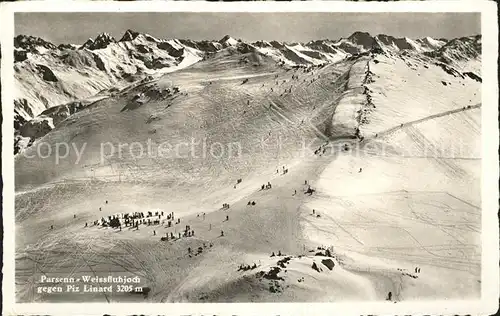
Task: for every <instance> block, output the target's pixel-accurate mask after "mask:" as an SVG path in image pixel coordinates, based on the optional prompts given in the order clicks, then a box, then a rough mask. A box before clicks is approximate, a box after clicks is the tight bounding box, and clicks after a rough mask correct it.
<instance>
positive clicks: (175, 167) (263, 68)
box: [15, 37, 481, 302]
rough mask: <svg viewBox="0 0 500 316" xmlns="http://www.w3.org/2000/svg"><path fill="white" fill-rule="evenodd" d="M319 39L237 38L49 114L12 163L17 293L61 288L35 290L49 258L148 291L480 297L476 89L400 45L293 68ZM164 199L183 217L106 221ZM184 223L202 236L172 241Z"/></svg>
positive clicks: (241, 297) (182, 296) (325, 298)
mask: <svg viewBox="0 0 500 316" xmlns="http://www.w3.org/2000/svg"><path fill="white" fill-rule="evenodd" d="M363 38H365V37H363ZM365 39H366V38H365ZM219 44H220V43H219ZM268 44H269V45H268ZM320 44H321V43H314V45H320ZM110 45H113V44H110ZM191 45H193V46H194V44H191ZM204 45H205V44H204ZM220 45H222V44H220ZM310 45H311V44H291V43H290V44H280V43H271V42H270V43H265V42H261V43H259V44H258V45H257V44H256V45H253V44H245V43H239V44H236V45H230V46H228V47H226V48H224V49H221V50H217V51H215V52H214V53H212V54H210V55H209V56H207V57H205V58H204V60H200V61H199V62H197V63H195V64H193V65H192V66H190V67H187V68H184V69H181V70H179V71H175V72H172V73H170V74H168V75H163V76H161V77H153V78H151V79H150V80H145V81H142V82H139V83H136V84H133V85H131V86H128V87H126V88H124V89H121V90H118V89H117V90H116V91H113V92H111V93H109V94H103V95H104V96H105V97H103V98H102V99H98V100H89V101H88V102H89V104H83V105H82V107H81V108H80V105H78V104H72V103H70V104H68V105H65V106H62V107H57V108H54V109H49V110H47V112H45V113H44V114H43V115H45V116H46V117H50V118H52V121H50V120H48V119H47V120H46V121H45V122H43V120H42V121H39V126H40V129H41V130H42V129H43V128H44V127H46V126H49V127H51V123H52V125H53V129H51V130H50V131H49V132H48V133H46V134H45V135H44V136H43V137H41V138H39V139H37V140H35V141H34V143H33V144H32V146H31V147H29V148H27V149H26V151H25V152H24V154H25V155H17V156H16V158H15V163H16V165H15V177H16V178H15V184H16V190H17V194H16V225H17V226H16V234H17V236H16V252H17V254H18V256H17V260H16V268H17V269H19V270H20V271H22V272H23V273H18V275H17V279H16V281H17V282H18V284H20V285H19V286H18V288H17V291H16V297H17V298H18V300H19V301H31V300H43V299H50V298H47V297H42V295H41V294H35V296H33V291H32V287H31V286H32V283H30V282H28V280H29V278H30V277H31V276H30V273H31V271H33V269H34V265H35V263H36V265H37V268H38V269H40V270H43V271H44V272H46V273H49V272H55V271H61V266H60V265H61V262H64V265H65V266H68V265H71V266H72V267H73V266H74V267H76V268H75V270H72V271H71V272H72V273H74V274H84V273H88V268H87V266H88V261H86V260H88V258H89V256H92V258H94V259H93V260H95V261H94V262H96V263H97V264H99V265H102V266H103V267H105V268H103V269H101V270H99V271H109V270H111V269H112V270H113V271H116V272H122V271H137V273H140V275H141V277H142V279H143V280H145V281H144V282H145V284H143V285H144V286H147V287H149V288H150V289H151V292H150V293H149V295H148V297H147V300H148V301H152V302H248V301H258V302H286V301H297V300H298V299H300V300H302V301H319V302H332V301H345V300H358V301H359V300H376V301H383V300H385V299H386V298H387V295H388V293H389V292H391V293H392V295H393V296H392V300H393V301H407V300H408V301H410V300H429V299H458V298H460V299H463V298H478V297H480V295H481V292H480V281H481V279H480V278H481V265H480V258H481V247H480V233H479V232H480V225H481V210H480V207H479V205H480V194H479V188H480V185H479V179H480V168H481V161H480V159H479V158H480V152H478V149H479V148H480V141H479V138H480V112H481V110H480V108H479V107H480V104H478V103H480V99H479V95H480V82H479V81H476V80H474V79H473V78H470V77H469V76H465V75H463V73H462V72H460V71H459V70H457V69H455V68H453V67H452V66H448V65H447V64H445V63H444V62H443V61H440V60H436V59H435V58H433V57H431V56H426V55H424V54H422V53H419V52H417V51H414V50H409V49H406V50H404V51H403V52H401V51H397V50H396V49H395V48H394V47H393V46H392V44H391V47H389V45H388V44H387V46H386V47H383V48H384V49H375V51H373V50H372V51H371V52H364V51H360V54H357V55H347V57H346V58H343V59H341V60H340V61H338V62H336V63H325V64H317V65H311V64H310V63H308V64H307V66H302V67H295V66H296V65H295V62H294V63H292V62H291V61H288V62H285V63H280V62H279V58H283V57H279V54H284V53H283V52H287V53H286V54H289V56H292V57H293V58H299V57H300V58H302V59H304V60H306V57H304V56H307V57H309V58H310V56H309V55H306V54H303V55H304V56H302V55H299V54H298V53H300V52H304V51H306V50H307V47H309V46H310ZM326 45H332V44H331V43H326V44H325V46H326ZM352 45H353V46H354V45H359V46H363V45H366V43H365V42H364V40H362V39H361V38H359V39H357V40H356V43H355V44H354V43H353V44H352ZM384 45H386V44H384ZM215 46H217V45H215ZM252 47H253V48H252ZM264 47H265V48H267V49H271V47H274V49H273V50H272V52H274V53H275V55H271V54H270V53H269V54H267V55H266V54H264V53H262V52H261V51H260V49H261V48H264ZM276 47H277V48H276ZM330 48H331V47H330ZM333 48H334V49H332V51H330V53H332V54H333V53H334V52H335V51H336V49H337V47H333ZM389 48H390V49H389ZM311 49H312V48H311ZM325 53H326V48H325ZM288 60H289V59H288ZM442 65H446V67H444V68H443V66H442ZM78 109H79V110H78ZM68 113H69V116H67V115H68ZM56 115H57V117H60V119H61V121H59V123H57V122H56V121H55V120H54V119H53V117H56ZM148 142H149V143H150V144H151V146H149V147H148ZM42 143H44V144H48V146H47V145H44V146H40V147H38V145H39V144H42ZM64 143H67V144H71V147H70V148H69V149H68V150H67V151H65V149H64V148H63V147H59V148H57V144H64ZM121 144H125V146H120V145H121ZM132 144H135V145H134V146H132ZM137 144H142V149H141V147H140V146H138V145H137ZM159 144H164V146H163V147H159ZM169 144H170V145H171V146H168V145H169ZM191 144H193V145H191ZM456 145H460V146H457V147H453V146H456ZM49 148H50V150H51V152H49ZM344 148H346V149H344ZM452 148H455V149H460V148H462V149H460V150H463V151H455V152H454V151H450V150H451V149H452ZM37 149H40V155H37V154H36V151H37ZM56 149H58V150H59V151H60V156H59V157H60V159H59V160H57V158H56ZM160 149H162V152H161V154H160V151H159V150H160ZM238 153H239V154H238ZM450 153H451V154H450ZM32 155H34V157H32ZM62 156H64V158H62ZM28 157H32V158H28ZM42 157H45V158H42ZM284 170H286V172H285V171H284ZM238 179H242V181H241V182H238V181H237V180H238ZM306 181H307V184H306ZM268 182H270V183H272V188H271V189H262V184H266V183H268ZM309 185H310V186H311V188H313V189H314V190H315V191H314V192H310V193H307V192H308V186H309ZM306 193H307V194H306ZM104 201H109V203H106V204H105V202H104ZM249 201H254V202H256V205H252V204H250V205H249V204H248V202H249ZM223 203H229V204H230V208H229V209H227V208H226V209H224V208H222V209H221V205H222V204H223ZM100 208H102V210H100ZM155 210H161V211H164V212H166V213H169V212H175V216H176V218H181V220H182V224H181V225H174V227H167V225H166V224H162V225H150V226H147V225H141V226H140V229H139V230H135V229H129V227H125V228H124V229H123V230H122V231H119V230H117V229H112V228H109V227H101V226H93V225H91V223H92V222H93V221H95V220H98V219H100V218H101V217H106V216H112V215H114V214H117V213H123V212H136V211H137V212H142V211H144V212H147V211H155ZM75 214H76V215H77V216H76V217H75V216H74V215H75ZM85 223H89V227H85ZM50 225H54V229H53V230H50V231H48V227H50ZM184 225H190V227H191V228H192V229H193V230H194V231H196V235H195V237H177V234H178V232H179V231H180V230H181V229H182V228H183V227H184ZM221 232H223V233H224V234H223V236H222V234H221ZM165 233H175V234H176V237H175V240H174V241H172V240H169V241H165V240H163V241H162V240H161V239H160V238H161V237H163V236H165ZM82 247H85V249H86V251H85V252H81V251H72V250H73V249H81V248H82ZM318 247H319V248H325V247H326V248H328V249H329V252H330V254H327V253H326V251H325V250H324V249H318ZM199 248H201V251H198V252H196V249H199ZM189 249H191V250H194V251H192V253H191V254H190V252H189ZM273 252H274V253H275V254H276V256H271V255H272V253H273ZM41 253H43V254H44V255H45V257H44V259H45V260H44V261H43V262H40V261H36V260H34V259H33V258H36V257H37V256H39V255H40V254H41ZM110 253H112V254H113V256H111V255H110ZM280 253H281V254H280ZM69 254H71V255H69ZM288 256H290V259H287V257H288ZM62 258H65V260H62ZM253 263H255V265H256V267H255V268H254V269H249V270H246V269H241V268H240V269H239V266H241V264H248V265H253ZM213 267H217V269H214V268H213ZM416 267H419V268H421V272H419V273H417V272H415V271H416V270H415V268H416ZM97 273H101V272H97ZM82 295H85V294H82ZM76 299H78V300H81V299H82V296H78V297H77V298H76ZM94 299H95V300H99V299H102V300H105V298H104V297H102V298H101V297H97V298H96V297H94ZM134 299H136V298H135V297H133V296H130V295H128V296H120V294H117V295H116V296H113V300H115V301H127V300H134ZM140 299H141V300H143V297H142V296H141V297H140Z"/></svg>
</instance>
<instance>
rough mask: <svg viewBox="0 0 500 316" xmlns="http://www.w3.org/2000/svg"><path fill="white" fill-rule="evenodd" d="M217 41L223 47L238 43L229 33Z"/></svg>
mask: <svg viewBox="0 0 500 316" xmlns="http://www.w3.org/2000/svg"><path fill="white" fill-rule="evenodd" d="M219 43H220V44H222V45H223V46H224V47H227V46H234V45H236V44H238V41H237V40H236V39H234V38H233V37H231V36H229V35H225V36H224V37H223V38H221V39H220V40H219Z"/></svg>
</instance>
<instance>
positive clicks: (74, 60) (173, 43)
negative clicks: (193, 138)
mask: <svg viewBox="0 0 500 316" xmlns="http://www.w3.org/2000/svg"><path fill="white" fill-rule="evenodd" d="M14 47H15V50H14V57H15V64H14V71H15V73H14V77H15V86H16V88H17V90H16V92H15V93H16V94H15V100H14V115H15V122H14V125H15V129H16V132H15V134H16V144H17V143H18V141H19V140H21V139H24V143H26V142H29V140H28V139H27V138H29V139H30V141H33V139H34V137H35V136H36V135H43V134H45V133H46V132H47V131H48V130H51V129H52V128H54V124H55V123H56V122H55V121H61V120H62V119H64V118H66V117H68V116H69V115H71V114H73V113H74V112H76V111H78V109H79V108H82V107H84V106H86V105H88V104H89V103H92V102H94V101H95V100H97V99H100V98H102V97H104V96H106V95H108V94H109V93H110V92H113V91H118V90H119V89H122V88H124V87H127V86H130V85H132V84H136V83H140V82H144V81H147V80H151V79H153V78H154V77H157V76H161V75H164V74H166V73H169V72H173V71H176V70H179V69H183V68H186V67H189V66H191V65H193V64H195V63H197V62H199V61H202V60H207V59H210V58H214V57H216V56H218V55H220V54H225V55H227V54H230V55H238V54H240V55H242V56H243V54H246V53H250V52H251V53H254V54H257V55H259V56H267V57H270V58H272V59H273V60H274V61H275V62H276V63H277V64H279V65H281V66H284V67H296V66H301V65H302V66H304V65H325V64H328V63H336V62H339V61H342V60H345V59H346V58H355V57H356V56H359V55H362V54H367V53H374V54H385V55H394V54H402V55H404V54H411V55H413V56H416V57H417V58H424V59H430V60H432V61H433V62H435V63H437V64H441V67H442V68H443V69H444V70H445V71H447V72H449V73H468V74H470V76H474V77H477V78H480V77H479V69H480V58H481V57H480V56H481V36H480V35H476V36H469V37H462V38H456V39H451V40H447V39H434V38H431V37H424V38H420V39H410V38H407V37H404V38H397V37H394V36H389V35H384V34H379V35H376V36H372V35H370V34H369V33H367V32H355V33H353V34H352V35H350V36H349V37H347V38H340V39H338V40H330V39H322V40H313V41H309V42H307V43H287V42H279V41H270V42H268V41H256V42H248V43H247V42H245V41H243V40H241V39H235V38H233V37H231V36H229V35H226V36H224V37H223V38H222V39H220V40H204V41H193V40H186V39H158V38H155V37H153V36H151V35H148V34H143V33H139V32H136V31H133V30H127V31H126V32H125V33H124V34H123V36H122V37H121V38H120V39H119V40H117V39H115V38H114V37H113V36H111V35H110V34H108V33H101V34H99V35H98V36H97V37H95V38H94V39H92V38H89V39H88V40H87V41H86V42H85V43H83V44H79V45H77V44H60V45H55V44H53V43H50V42H48V41H46V40H44V39H41V38H38V37H33V36H26V35H18V36H16V37H15V38H14ZM242 62H245V63H248V62H250V61H249V60H248V59H246V58H243V57H242ZM55 106H58V110H57V111H56V110H54V109H51V108H53V107H55ZM54 113H57V118H54V117H53V116H54ZM47 115H49V116H52V120H46V119H44V118H45V117H47ZM39 116H40V117H41V118H42V119H40V118H39ZM28 123H29V124H28ZM16 147H18V146H17V145H16ZM21 147H22V146H21ZM17 151H18V149H16V150H15V152H17Z"/></svg>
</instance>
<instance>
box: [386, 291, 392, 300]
mask: <svg viewBox="0 0 500 316" xmlns="http://www.w3.org/2000/svg"><path fill="white" fill-rule="evenodd" d="M387 300H388V301H392V292H389V293H388V294H387Z"/></svg>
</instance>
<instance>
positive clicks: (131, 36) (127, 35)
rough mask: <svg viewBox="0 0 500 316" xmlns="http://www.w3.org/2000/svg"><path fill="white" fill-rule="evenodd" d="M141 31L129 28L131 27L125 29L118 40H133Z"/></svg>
mask: <svg viewBox="0 0 500 316" xmlns="http://www.w3.org/2000/svg"><path fill="white" fill-rule="evenodd" d="M140 34H141V33H139V32H137V31H134V30H131V29H128V30H127V31H125V33H124V34H123V36H122V38H121V39H120V42H129V41H133V40H134V39H135V38H136V37H137V36H139V35H140Z"/></svg>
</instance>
